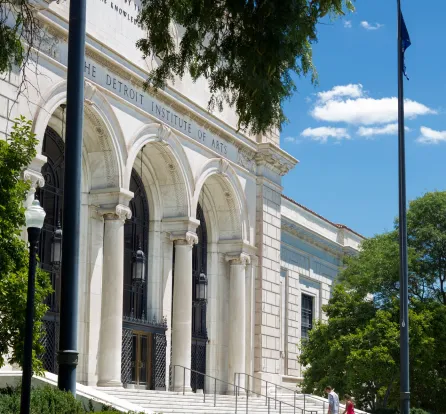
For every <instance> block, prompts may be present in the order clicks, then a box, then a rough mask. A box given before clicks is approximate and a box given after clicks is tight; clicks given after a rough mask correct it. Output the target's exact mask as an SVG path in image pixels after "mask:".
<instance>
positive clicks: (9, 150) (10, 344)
mask: <svg viewBox="0 0 446 414" xmlns="http://www.w3.org/2000/svg"><path fill="white" fill-rule="evenodd" d="M36 142H37V141H36V139H35V136H34V134H33V133H32V132H31V122H30V121H26V120H25V118H23V117H21V118H19V119H17V120H16V122H15V124H14V126H13V129H12V133H11V135H10V137H9V139H8V140H7V141H4V140H0V366H3V365H4V364H5V362H6V360H7V361H8V362H9V363H11V364H13V363H18V364H21V362H22V358H23V342H24V331H25V329H24V328H25V315H26V295H27V281H28V249H27V246H26V243H25V242H24V241H23V240H22V239H21V228H23V226H24V225H25V216H24V207H23V201H24V199H25V197H26V194H27V192H28V190H29V183H27V182H25V181H23V180H22V179H21V173H22V171H23V169H24V168H25V167H26V166H28V165H29V164H30V162H31V160H32V159H33V157H34V156H35V145H36ZM50 292H51V287H50V284H49V279H48V276H47V275H46V274H45V273H44V272H42V271H40V270H38V271H37V274H36V297H35V299H36V308H35V325H34V345H33V357H34V358H33V369H34V371H35V372H37V373H39V372H41V371H42V364H41V362H40V361H39V360H38V358H37V357H36V356H37V355H40V354H42V352H43V347H42V345H41V343H40V337H41V330H42V323H41V319H42V317H43V316H44V314H45V312H46V310H47V307H46V306H45V305H44V299H45V298H46V297H47V296H48V294H49V293H50Z"/></svg>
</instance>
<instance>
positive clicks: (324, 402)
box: [234, 372, 367, 414]
mask: <svg viewBox="0 0 446 414" xmlns="http://www.w3.org/2000/svg"><path fill="white" fill-rule="evenodd" d="M240 376H244V377H245V379H247V384H248V385H247V386H248V389H249V388H250V384H252V387H253V390H251V391H250V392H252V393H254V394H258V393H256V392H255V391H254V385H255V381H259V382H260V383H265V384H266V386H265V390H266V394H268V385H270V386H272V387H274V397H275V399H276V400H277V401H278V397H277V390H278V389H279V390H285V391H286V392H288V393H292V394H293V401H294V402H295V401H296V399H301V398H303V402H304V408H303V410H304V411H306V412H311V411H307V410H306V404H307V403H310V402H311V401H317V402H320V403H322V405H323V413H324V414H325V412H326V411H325V408H326V406H327V405H328V400H327V399H325V398H323V397H318V396H316V395H308V394H301V393H299V392H297V391H296V390H294V389H292V388H287V387H284V386H282V385H277V384H275V383H273V382H271V381H267V380H264V379H262V378H258V377H254V376H253V375H250V374H246V373H244V372H236V373H235V374H234V383H235V384H237V383H238V385H240ZM250 379H251V381H250ZM245 384H246V381H245ZM260 389H261V387H260ZM339 407H340V408H345V406H344V405H343V404H340V405H339ZM316 412H317V411H316ZM355 413H357V414H367V412H366V411H362V410H358V409H357V408H355Z"/></svg>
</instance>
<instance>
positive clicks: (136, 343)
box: [132, 331, 152, 389]
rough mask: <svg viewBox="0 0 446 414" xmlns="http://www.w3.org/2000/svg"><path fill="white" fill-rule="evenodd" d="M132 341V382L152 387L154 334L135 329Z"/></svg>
mask: <svg viewBox="0 0 446 414" xmlns="http://www.w3.org/2000/svg"><path fill="white" fill-rule="evenodd" d="M132 341H133V342H132V384H134V385H135V386H136V387H138V388H146V389H151V385H152V384H151V377H152V375H151V373H152V334H151V333H148V332H136V331H134V332H133V338H132Z"/></svg>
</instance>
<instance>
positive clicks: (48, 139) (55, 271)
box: [36, 127, 65, 313]
mask: <svg viewBox="0 0 446 414" xmlns="http://www.w3.org/2000/svg"><path fill="white" fill-rule="evenodd" d="M64 151H65V144H64V142H63V140H62V138H61V137H60V136H59V135H58V134H57V132H55V131H54V130H53V129H52V128H50V127H47V129H46V132H45V136H44V139H43V147H42V154H43V155H45V156H46V157H47V162H46V164H45V165H44V166H43V167H42V175H43V178H44V179H45V185H44V187H43V188H38V189H37V192H36V197H37V198H38V199H39V201H40V204H41V206H42V207H43V209H44V210H45V212H46V216H45V221H44V224H43V228H42V232H41V238H40V243H39V258H40V266H41V267H42V269H43V270H45V271H47V272H48V273H49V274H50V275H51V284H52V286H53V290H54V293H53V294H52V295H51V296H50V297H49V298H48V306H49V311H50V312H55V313H58V312H59V290H60V266H57V265H56V266H55V264H54V263H52V258H51V247H52V242H53V236H54V232H55V230H56V228H57V226H58V225H60V226H61V227H62V224H63V223H62V209H63V186H64V167H65V157H64Z"/></svg>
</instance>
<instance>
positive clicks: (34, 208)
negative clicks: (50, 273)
mask: <svg viewBox="0 0 446 414" xmlns="http://www.w3.org/2000/svg"><path fill="white" fill-rule="evenodd" d="M45 215H46V213H45V210H44V209H43V208H42V207H40V203H39V201H38V200H34V201H33V203H32V204H31V206H30V207H28V208H27V209H26V211H25V219H26V227H27V229H28V242H29V268H28V293H27V299H26V321H25V344H24V347H23V348H24V352H23V374H22V396H21V397H22V399H21V404H20V414H29V410H30V402H31V378H32V375H33V374H32V364H33V331H34V296H35V290H36V253H37V245H38V244H39V238H40V230H41V229H42V226H43V221H44V220H45Z"/></svg>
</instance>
